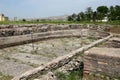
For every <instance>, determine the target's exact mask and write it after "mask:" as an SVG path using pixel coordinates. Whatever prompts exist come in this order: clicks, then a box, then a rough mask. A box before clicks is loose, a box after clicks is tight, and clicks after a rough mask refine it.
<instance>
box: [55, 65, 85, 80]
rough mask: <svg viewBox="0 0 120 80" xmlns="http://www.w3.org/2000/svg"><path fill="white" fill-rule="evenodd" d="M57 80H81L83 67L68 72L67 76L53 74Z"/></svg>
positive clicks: (59, 73) (57, 73)
mask: <svg viewBox="0 0 120 80" xmlns="http://www.w3.org/2000/svg"><path fill="white" fill-rule="evenodd" d="M55 76H56V77H57V79H58V80H82V78H83V65H81V66H80V68H79V69H77V70H73V71H70V72H69V73H68V74H66V73H63V72H59V71H58V72H55Z"/></svg>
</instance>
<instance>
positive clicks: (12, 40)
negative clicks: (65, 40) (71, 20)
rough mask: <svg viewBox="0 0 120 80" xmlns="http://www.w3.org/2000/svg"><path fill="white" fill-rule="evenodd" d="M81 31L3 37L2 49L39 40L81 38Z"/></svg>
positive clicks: (0, 43)
mask: <svg viewBox="0 0 120 80" xmlns="http://www.w3.org/2000/svg"><path fill="white" fill-rule="evenodd" d="M80 31H81V30H60V31H51V32H44V33H35V34H28V35H21V36H12V37H1V38H0V48H5V47H9V46H14V45H19V44H25V43H29V42H33V41H37V40H44V39H49V38H60V37H80V36H81V33H80ZM85 32H87V30H85ZM85 32H84V33H85ZM82 36H87V34H82Z"/></svg>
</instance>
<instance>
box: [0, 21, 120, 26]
mask: <svg viewBox="0 0 120 80" xmlns="http://www.w3.org/2000/svg"><path fill="white" fill-rule="evenodd" d="M0 24H111V25H120V21H109V22H88V21H81V22H74V21H60V20H50V21H5V22H0Z"/></svg>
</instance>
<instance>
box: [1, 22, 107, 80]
mask: <svg viewBox="0 0 120 80" xmlns="http://www.w3.org/2000/svg"><path fill="white" fill-rule="evenodd" d="M86 27H87V28H86ZM93 29H95V28H94V27H93V25H91V27H88V26H87V25H47V24H44V25H6V26H5V25H2V26H1V27H0V48H1V49H0V65H1V66H0V73H2V74H3V75H5V76H8V75H9V76H12V77H15V76H18V75H20V74H22V73H24V72H26V71H28V70H31V69H34V68H36V67H38V66H43V65H45V64H46V63H48V62H50V61H52V60H53V59H56V58H58V57H60V56H64V55H65V54H68V53H69V52H71V51H73V50H76V49H78V48H80V47H82V46H85V45H88V44H90V43H91V42H94V41H96V40H98V39H100V38H103V37H105V36H107V35H108V34H106V33H105V32H103V31H104V30H105V29H106V28H104V29H103V28H101V26H99V27H98V28H96V29H95V30H93ZM36 41H37V42H36ZM21 44H22V45H21ZM0 76H1V75H0ZM10 78H11V77H10ZM8 80H9V79H8Z"/></svg>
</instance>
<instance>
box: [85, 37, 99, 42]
mask: <svg viewBox="0 0 120 80" xmlns="http://www.w3.org/2000/svg"><path fill="white" fill-rule="evenodd" d="M87 39H89V40H90V41H95V40H97V39H96V38H95V37H87Z"/></svg>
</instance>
